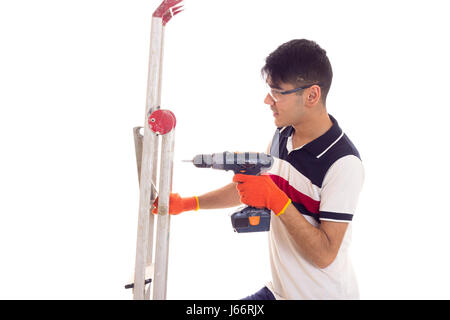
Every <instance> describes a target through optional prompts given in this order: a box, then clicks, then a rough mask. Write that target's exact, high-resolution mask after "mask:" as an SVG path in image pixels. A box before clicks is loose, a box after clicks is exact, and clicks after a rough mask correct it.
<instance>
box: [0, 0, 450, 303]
mask: <svg viewBox="0 0 450 320" xmlns="http://www.w3.org/2000/svg"><path fill="white" fill-rule="evenodd" d="M158 4H159V2H158V1H150V0H146V1H144V0H141V1H137V0H136V1H112V0H109V1H100V0H96V1H91V0H90V1H87V0H77V1H49V0H45V1H44V0H42V1H21V0H15V1H12V0H11V1H5V0H1V1H0V46H1V47H0V152H1V158H0V159H1V160H0V161H1V162H0V197H1V198H0V215H1V216H0V259H1V260H0V298H2V299H17V298H19V299H131V298H132V295H131V292H130V291H129V290H125V289H124V288H123V286H124V285H125V284H126V283H127V282H128V280H129V278H130V277H131V275H132V273H133V270H134V259H135V244H136V229H137V213H138V200H139V189H138V182H137V173H136V163H135V156H134V142H133V135H132V128H133V127H135V126H141V125H143V122H144V108H145V94H146V86H147V68H148V50H149V43H150V23H151V13H152V12H153V11H154V9H155V8H156V7H157V5H158ZM446 6H447V3H446V1H436V0H435V1H427V2H425V1H400V0H396V1H356V0H355V1H349V0H345V1H344V0H340V1H324V0H322V1H300V0H298V1H294V0H291V1H289V0H277V1H261V0H258V1H256V0H252V1H250V0H247V1H242V0H229V1H220V2H219V1H212V0H209V1H207V0H195V1H194V0H190V1H186V6H185V7H186V10H185V11H184V12H182V13H181V14H180V15H178V16H176V17H175V18H174V19H173V20H172V21H170V23H169V24H168V26H167V27H166V46H165V57H164V76H163V87H162V92H163V96H162V108H167V109H171V110H172V111H173V112H174V113H175V114H176V116H177V121H178V124H177V129H176V143H175V162H174V180H173V191H174V192H178V193H180V194H181V195H182V196H192V195H200V194H202V193H205V192H207V191H210V190H213V189H216V188H219V187H221V186H223V185H225V184H227V183H229V182H230V181H231V179H232V173H231V172H221V171H214V170H212V169H197V168H195V167H193V166H192V165H189V164H186V163H182V162H181V160H182V159H191V158H192V157H193V156H194V155H195V154H197V153H212V152H221V151H225V150H228V151H264V150H265V148H266V146H267V144H268V143H269V141H270V139H271V137H272V134H273V132H274V129H275V126H274V123H273V118H272V115H271V112H270V110H269V107H268V106H266V105H264V103H263V99H264V97H265V92H264V90H263V89H262V88H263V86H262V84H263V82H262V79H261V77H260V68H261V67H262V66H263V64H264V59H265V57H266V56H267V55H268V54H269V53H270V52H272V51H273V50H275V49H276V47H278V45H280V44H282V43H284V42H286V41H288V40H291V39H294V38H306V39H311V40H315V41H316V42H317V43H318V44H319V45H320V46H322V47H323V48H324V49H325V50H326V51H327V53H328V56H329V58H330V61H331V63H332V66H333V71H334V79H333V85H332V87H331V91H330V94H329V96H328V100H327V106H328V111H329V112H330V114H332V115H333V116H335V117H336V118H337V120H338V121H339V123H340V125H341V127H342V128H343V129H344V131H345V132H346V133H347V135H348V136H349V137H350V138H351V139H352V141H353V142H354V143H355V145H356V146H357V148H358V149H359V151H360V153H361V156H362V159H363V162H364V164H365V169H366V181H365V185H364V189H363V192H362V194H361V197H360V202H359V206H358V210H357V213H356V214H355V217H354V222H353V245H352V254H353V259H354V265H355V269H356V271H357V275H358V279H359V284H360V291H361V298H363V299H432V298H437V299H448V298H450V293H449V291H448V287H449V285H450V276H449V272H448V270H449V268H450V259H449V255H448V252H449V247H448V246H449V243H450V242H449V239H448V232H447V230H448V225H449V222H450V212H449V209H448V205H447V199H448V198H449V190H448V181H449V173H448V166H447V162H448V151H447V146H448V137H449V134H448V115H449V111H448V110H449V107H450V106H449V102H448V86H449V81H448V75H449V71H450V68H449V67H450V64H449V58H448V57H449V56H450V50H449V44H448V33H447V30H449V28H450V23H449V22H448V19H447V18H448V8H446ZM231 212H233V209H227V210H212V211H200V212H195V213H194V212H189V213H183V214H181V215H180V216H176V217H173V219H172V226H171V237H170V258H169V263H170V269H169V282H168V298H169V299H238V298H241V297H244V296H246V295H248V294H251V293H253V292H255V291H256V290H258V289H260V287H262V286H263V285H264V284H265V282H266V281H268V280H269V279H270V268H269V261H268V254H267V234H236V233H233V231H232V228H231V225H230V220H229V214H230V213H231Z"/></svg>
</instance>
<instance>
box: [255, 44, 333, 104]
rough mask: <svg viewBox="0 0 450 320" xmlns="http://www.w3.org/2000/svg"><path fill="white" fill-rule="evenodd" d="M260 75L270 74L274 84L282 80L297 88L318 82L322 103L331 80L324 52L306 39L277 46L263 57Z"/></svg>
mask: <svg viewBox="0 0 450 320" xmlns="http://www.w3.org/2000/svg"><path fill="white" fill-rule="evenodd" d="M261 74H262V75H263V77H265V78H266V79H267V77H270V80H271V84H272V85H274V86H279V85H280V83H281V82H284V83H290V84H292V85H295V86H298V87H300V86H302V85H308V84H317V83H320V88H321V91H322V102H323V103H324V104H325V103H326V98H327V94H328V91H329V90H330V87H331V80H332V79H333V71H332V69H331V64H330V61H329V60H328V57H327V53H326V51H325V50H323V49H322V48H321V47H320V46H319V45H318V44H317V43H315V42H314V41H311V40H306V39H296V40H291V41H289V42H286V43H284V44H282V45H281V46H279V47H278V48H277V49H276V50H275V51H274V52H272V53H271V54H270V55H269V56H268V57H267V58H266V64H265V66H264V67H263V68H262V69H261Z"/></svg>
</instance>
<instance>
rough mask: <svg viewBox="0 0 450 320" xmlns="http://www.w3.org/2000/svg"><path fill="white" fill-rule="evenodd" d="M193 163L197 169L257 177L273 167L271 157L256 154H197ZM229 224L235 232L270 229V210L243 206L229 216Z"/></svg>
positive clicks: (226, 152)
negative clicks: (209, 169)
mask: <svg viewBox="0 0 450 320" xmlns="http://www.w3.org/2000/svg"><path fill="white" fill-rule="evenodd" d="M193 163H194V165H195V166H196V167H198V168H213V169H218V170H225V171H228V170H231V171H233V172H234V173H235V174H237V173H240V174H247V175H259V174H261V173H262V172H265V171H267V170H269V169H270V168H271V167H272V165H273V158H272V156H270V155H268V154H265V153H256V152H242V153H239V152H228V151H225V152H222V153H213V154H199V155H196V156H195V157H194V160H193ZM231 224H232V225H233V228H234V231H236V232H239V233H241V232H258V231H268V230H269V229H270V210H269V209H267V208H262V209H260V208H255V207H251V206H245V207H244V208H240V210H239V211H237V212H235V213H233V214H232V215H231Z"/></svg>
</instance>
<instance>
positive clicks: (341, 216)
mask: <svg viewBox="0 0 450 320" xmlns="http://www.w3.org/2000/svg"><path fill="white" fill-rule="evenodd" d="M319 216H320V218H321V219H330V220H339V221H352V219H353V215H352V214H349V213H339V212H327V211H320V212H319Z"/></svg>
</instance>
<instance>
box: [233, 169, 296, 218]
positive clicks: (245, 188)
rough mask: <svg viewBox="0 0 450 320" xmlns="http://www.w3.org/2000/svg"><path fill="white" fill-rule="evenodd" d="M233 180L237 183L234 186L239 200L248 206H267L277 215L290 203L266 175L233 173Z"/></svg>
mask: <svg viewBox="0 0 450 320" xmlns="http://www.w3.org/2000/svg"><path fill="white" fill-rule="evenodd" d="M233 182H237V183H238V184H237V185H236V188H237V189H238V191H239V195H240V196H241V202H243V203H245V204H247V205H249V206H252V207H257V208H262V207H264V208H268V209H270V210H272V211H273V212H274V213H275V214H276V215H277V216H279V215H281V214H283V213H284V211H285V210H286V208H287V207H288V205H289V204H290V203H291V199H289V197H288V196H287V195H286V194H285V193H284V192H283V191H282V190H281V189H280V188H278V186H277V185H276V184H275V182H273V180H272V179H271V178H270V176H268V175H260V176H251V175H246V174H235V175H234V177H233Z"/></svg>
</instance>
